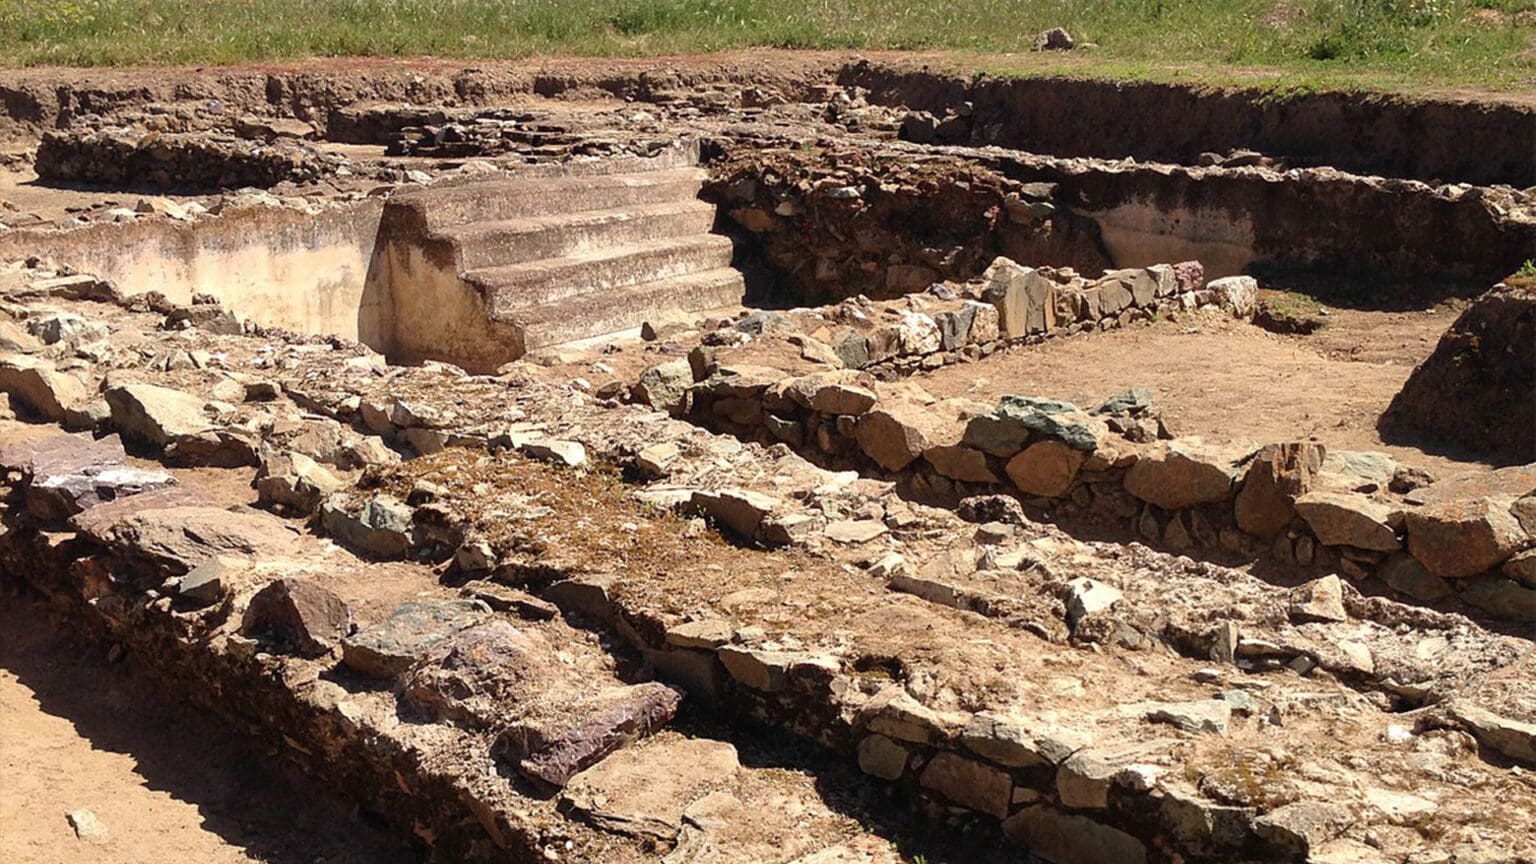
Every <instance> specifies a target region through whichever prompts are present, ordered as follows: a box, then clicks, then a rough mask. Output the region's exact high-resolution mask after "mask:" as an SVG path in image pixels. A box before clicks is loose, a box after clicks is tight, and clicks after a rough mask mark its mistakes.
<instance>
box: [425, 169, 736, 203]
mask: <svg viewBox="0 0 1536 864" xmlns="http://www.w3.org/2000/svg"><path fill="white" fill-rule="evenodd" d="M708 176H709V172H708V171H707V170H705V169H703V168H671V169H667V170H663V171H638V172H634V173H631V174H583V175H574V176H562V177H523V178H516V177H513V178H508V179H505V180H485V181H481V182H475V183H465V184H462V185H457V186H446V187H443V188H439V189H432V188H427V189H416V190H412V191H410V192H404V193H401V194H399V195H398V196H397V198H398V200H400V201H403V202H411V201H430V200H432V199H437V198H459V197H465V196H473V195H477V194H484V193H496V192H511V193H530V192H543V193H554V192H558V191H560V190H564V189H583V190H588V189H593V188H605V189H621V188H635V187H645V186H664V185H670V184H675V183H702V182H703V181H704V179H705V178H707V177H708Z"/></svg>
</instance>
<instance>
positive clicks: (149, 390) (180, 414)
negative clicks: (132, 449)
mask: <svg viewBox="0 0 1536 864" xmlns="http://www.w3.org/2000/svg"><path fill="white" fill-rule="evenodd" d="M104 395H105V397H106V401H107V407H108V408H109V409H110V410H111V412H112V425H113V426H115V427H116V428H117V430H118V431H119V432H121V433H122V434H123V437H124V438H126V439H128V440H129V441H134V442H137V443H139V444H143V445H147V446H149V447H152V448H155V449H157V450H162V451H164V453H165V456H166V459H167V461H170V462H172V463H175V464H182V465H209V466H214V467H220V468H235V467H241V466H246V465H256V464H257V462H258V460H257V453H256V442H255V440H254V439H253V438H252V436H250V435H248V434H246V433H244V432H242V431H238V430H234V429H225V428H221V427H220V426H219V425H218V424H216V423H214V422H213V419H212V418H210V417H209V416H208V414H207V413H206V412H205V406H206V405H207V403H206V402H205V401H204V400H203V399H202V398H201V397H199V396H196V395H193V394H191V393H186V392H183V391H181V390H172V389H171V388H169V387H159V386H156V385H154V384H122V385H118V386H116V387H110V388H108V389H107V391H106V393H105V394H104Z"/></svg>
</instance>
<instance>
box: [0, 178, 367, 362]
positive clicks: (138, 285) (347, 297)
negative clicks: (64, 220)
mask: <svg viewBox="0 0 1536 864" xmlns="http://www.w3.org/2000/svg"><path fill="white" fill-rule="evenodd" d="M383 209H384V205H383V201H382V199H378V198H368V199H364V200H362V201H358V202H355V203H351V204H347V205H343V206H339V207H332V208H328V209H326V210H323V211H321V212H320V213H317V214H310V213H306V212H304V211H301V210H295V209H288V208H277V207H265V206H255V207H242V208H239V209H236V210H232V211H230V212H227V213H224V214H223V215H220V216H219V217H218V218H213V219H200V220H198V221H196V222H177V221H172V220H169V219H145V220H137V221H135V222H132V223H122V224H119V223H111V224H98V225H89V226H85V227H81V228H77V229H73V230H70V231H67V232H56V231H13V232H11V233H8V234H6V235H4V236H3V237H0V258H27V257H31V256H34V255H37V256H42V257H45V258H52V259H54V260H56V261H58V262H59V263H61V264H67V265H69V266H70V267H73V268H75V269H76V270H78V271H81V272H87V273H92V274H94V275H96V276H97V277H98V278H101V279H103V280H106V281H109V282H112V283H113V284H114V285H116V286H117V288H118V289H119V290H121V291H122V292H124V293H125V294H142V293H146V292H149V291H158V292H160V293H161V294H164V295H165V296H166V297H167V298H169V299H170V300H171V301H172V302H174V303H178V304H183V305H185V304H187V303H190V302H191V300H192V295H194V294H209V295H212V296H214V297H217V298H218V299H219V301H220V302H222V303H224V304H225V305H227V306H229V307H230V308H232V309H234V310H236V311H237V312H239V313H240V314H242V315H244V316H247V317H249V318H251V319H252V320H254V321H256V322H257V323H259V324H262V325H264V326H268V327H281V328H285V329H289V330H295V331H298V332H303V333H327V334H334V335H337V336H342V337H345V338H348V339H355V340H358V341H361V342H364V343H367V344H368V345H370V346H373V347H380V346H381V345H383V344H384V342H385V341H387V338H388V334H389V332H390V319H391V310H390V305H389V303H388V298H387V297H386V296H384V294H383V292H382V290H381V288H380V286H379V284H378V282H377V280H370V273H371V272H372V270H373V269H374V247H375V243H376V239H377V236H378V232H379V221H380V217H381V215H382V213H383Z"/></svg>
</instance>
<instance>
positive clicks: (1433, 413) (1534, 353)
mask: <svg viewBox="0 0 1536 864" xmlns="http://www.w3.org/2000/svg"><path fill="white" fill-rule="evenodd" d="M1532 394H1536V282H1533V284H1526V285H1524V286H1523V287H1521V286H1515V285H1503V284H1501V285H1497V286H1495V287H1494V288H1493V289H1492V290H1491V291H1489V292H1488V293H1487V294H1484V295H1483V296H1482V297H1479V298H1478V299H1477V301H1476V302H1474V303H1473V304H1472V305H1471V306H1470V307H1468V308H1467V310H1466V311H1465V312H1463V313H1461V316H1460V317H1458V318H1457V319H1456V323H1454V324H1452V325H1451V327H1450V329H1448V330H1446V331H1445V335H1444V336H1441V337H1440V343H1439V344H1438V345H1436V346H1435V353H1433V354H1431V355H1430V356H1429V358H1428V359H1426V360H1425V361H1424V362H1423V363H1420V364H1419V365H1418V367H1417V368H1415V369H1414V370H1413V374H1412V375H1411V376H1409V378H1408V381H1407V382H1406V383H1404V384H1403V389H1402V391H1401V392H1399V393H1398V394H1397V396H1395V397H1393V399H1392V404H1391V405H1390V406H1389V407H1388V408H1387V411H1386V413H1385V414H1383V415H1382V418H1381V422H1380V428H1381V431H1382V432H1383V433H1384V434H1386V435H1388V436H1390V437H1391V438H1398V439H1402V440H1407V441H1414V440H1417V439H1420V438H1424V439H1428V440H1430V441H1433V442H1438V443H1440V444H1443V445H1447V446H1450V447H1453V448H1459V449H1465V450H1467V451H1469V452H1472V453H1477V454H1480V455H1486V456H1488V457H1491V458H1492V459H1494V460H1497V461H1498V462H1499V463H1501V464H1507V465H1523V464H1526V463H1528V462H1532V461H1536V405H1533V403H1532Z"/></svg>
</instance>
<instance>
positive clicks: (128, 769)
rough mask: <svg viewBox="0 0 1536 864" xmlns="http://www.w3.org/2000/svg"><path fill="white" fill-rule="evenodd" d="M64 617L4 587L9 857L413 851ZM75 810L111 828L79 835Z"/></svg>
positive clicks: (258, 858) (1, 719) (2, 717)
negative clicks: (68, 628) (72, 637)
mask: <svg viewBox="0 0 1536 864" xmlns="http://www.w3.org/2000/svg"><path fill="white" fill-rule="evenodd" d="M59 626H62V625H55V624H54V623H53V622H51V621H50V618H49V615H48V612H47V609H46V607H44V606H43V605H42V604H41V603H39V602H37V601H36V600H34V599H31V598H29V597H24V596H19V595H17V594H14V593H0V862H5V864H74V862H80V864H87V862H89V864H141V862H142V864H166V862H198V864H234V862H241V864H244V862H262V864H317V862H325V864H365V862H366V864H407V862H411V861H415V860H416V858H415V857H414V856H413V855H412V854H410V853H409V852H408V851H407V850H406V849H405V847H404V844H402V843H398V842H396V840H395V838H392V837H387V836H386V835H384V834H383V833H382V832H381V831H380V830H379V829H378V828H375V827H374V826H372V825H371V824H368V823H365V822H362V821H360V820H359V819H357V818H354V817H353V816H352V815H351V814H350V813H349V812H348V811H347V810H346V809H345V808H343V807H342V806H340V805H339V804H337V803H335V802H333V801H329V800H327V799H326V798H325V796H323V795H319V794H317V793H316V791H315V790H314V789H312V788H307V786H306V785H305V784H303V782H302V781H298V780H295V779H293V778H288V777H285V776H281V775H280V774H279V772H278V771H277V770H276V769H275V768H274V767H273V765H272V762H273V759H272V757H271V756H269V755H268V754H266V753H264V752H261V751H259V750H256V749H253V748H252V747H249V746H246V745H245V744H244V743H243V742H242V741H239V740H236V739H233V738H232V737H231V736H230V733H229V732H228V730H227V729H225V728H224V727H223V726H222V725H220V724H219V723H217V722H216V721H214V720H213V719H212V718H210V717H208V716H206V715H204V714H202V713H200V712H199V711H197V709H194V708H191V707H189V706H184V705H167V704H165V702H164V700H162V699H160V698H157V697H154V696H152V695H151V693H150V691H149V689H148V687H147V686H146V684H145V682H144V681H143V680H142V678H140V677H139V676H138V675H136V674H135V673H134V672H133V670H132V669H131V668H130V667H131V664H130V663H117V664H108V663H107V662H106V660H105V658H104V657H103V656H102V654H101V651H100V649H99V648H96V647H94V646H92V647H86V646H83V645H80V644H76V643H73V642H71V641H69V640H68V639H66V638H64V637H62V636H61V635H60V634H59V629H58V628H59ZM79 809H86V810H90V811H91V812H92V813H94V814H95V816H96V817H97V819H98V820H99V821H100V823H101V825H102V826H103V827H104V828H105V829H106V835H105V837H103V838H100V839H98V840H84V839H81V838H78V837H76V835H75V831H74V829H73V828H72V827H71V825H70V822H69V819H68V814H70V813H71V812H73V811H75V810H79Z"/></svg>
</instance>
